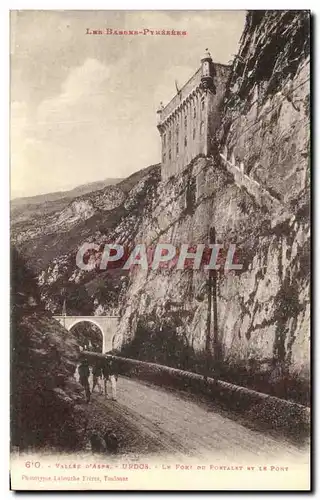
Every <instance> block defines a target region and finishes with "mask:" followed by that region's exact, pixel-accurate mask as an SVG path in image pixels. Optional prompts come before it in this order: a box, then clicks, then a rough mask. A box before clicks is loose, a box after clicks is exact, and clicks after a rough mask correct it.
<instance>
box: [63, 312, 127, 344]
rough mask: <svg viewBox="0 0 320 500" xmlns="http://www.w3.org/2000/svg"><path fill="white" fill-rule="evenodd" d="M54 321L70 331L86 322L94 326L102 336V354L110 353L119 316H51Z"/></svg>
mask: <svg viewBox="0 0 320 500" xmlns="http://www.w3.org/2000/svg"><path fill="white" fill-rule="evenodd" d="M53 317H54V319H56V320H57V321H59V323H60V324H61V325H62V326H63V327H64V328H66V330H68V331H70V330H71V328H73V327H74V326H75V325H77V324H78V323H83V322H88V323H92V324H93V325H96V326H97V327H98V328H99V329H100V331H101V334H102V352H103V353H106V352H108V351H111V349H113V347H114V338H115V334H116V330H117V325H118V322H119V316H66V315H65V316H53Z"/></svg>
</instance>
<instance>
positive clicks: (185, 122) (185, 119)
mask: <svg viewBox="0 0 320 500" xmlns="http://www.w3.org/2000/svg"><path fill="white" fill-rule="evenodd" d="M184 128H187V117H186V116H185V117H184Z"/></svg>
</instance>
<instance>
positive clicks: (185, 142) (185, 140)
mask: <svg viewBox="0 0 320 500" xmlns="http://www.w3.org/2000/svg"><path fill="white" fill-rule="evenodd" d="M184 145H185V146H186V147H187V145H188V141H187V138H186V137H185V138H184Z"/></svg>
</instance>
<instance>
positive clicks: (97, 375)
mask: <svg viewBox="0 0 320 500" xmlns="http://www.w3.org/2000/svg"><path fill="white" fill-rule="evenodd" d="M92 376H93V383H92V393H93V391H94V388H95V387H96V386H98V389H99V394H102V387H101V383H100V381H101V379H102V369H101V363H100V362H99V361H98V362H97V363H96V364H95V365H93V368H92Z"/></svg>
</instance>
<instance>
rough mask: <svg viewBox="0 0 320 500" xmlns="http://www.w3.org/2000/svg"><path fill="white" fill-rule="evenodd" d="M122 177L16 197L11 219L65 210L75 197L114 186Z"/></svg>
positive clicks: (20, 219) (30, 217) (25, 219)
mask: <svg viewBox="0 0 320 500" xmlns="http://www.w3.org/2000/svg"><path fill="white" fill-rule="evenodd" d="M121 181H122V179H120V178H114V179H104V180H103V181H95V182H90V183H89V184H83V185H81V186H77V187H75V188H73V189H71V190H70V191H57V192H54V193H46V194H40V195H37V196H28V197H24V198H15V199H13V200H11V219H12V220H13V221H14V222H17V221H19V222H27V221H29V220H30V219H32V218H33V217H35V216H37V215H40V214H41V215H50V214H52V213H54V212H59V211H61V210H63V209H64V208H65V207H66V206H67V205H68V204H69V203H70V202H71V201H72V199H74V198H78V197H79V196H83V195H86V194H88V193H92V192H94V191H99V190H101V189H104V188H105V187H107V186H113V185H115V184H118V183H119V182H121Z"/></svg>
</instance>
